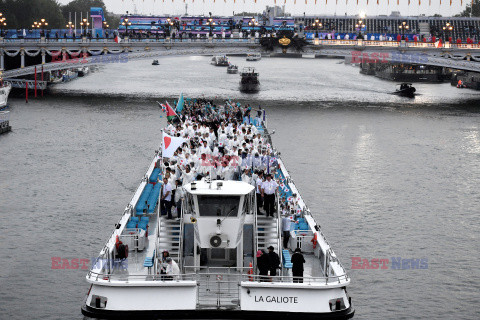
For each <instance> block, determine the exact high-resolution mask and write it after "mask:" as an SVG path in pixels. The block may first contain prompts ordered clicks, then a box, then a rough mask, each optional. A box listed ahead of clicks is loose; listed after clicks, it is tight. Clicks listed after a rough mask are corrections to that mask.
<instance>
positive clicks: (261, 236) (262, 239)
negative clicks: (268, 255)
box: [255, 215, 281, 253]
mask: <svg viewBox="0 0 480 320" xmlns="http://www.w3.org/2000/svg"><path fill="white" fill-rule="evenodd" d="M279 228H280V226H279V221H278V219H277V218H270V217H269V218H267V217H265V216H259V215H257V216H256V229H255V239H256V244H257V245H256V251H257V250H265V251H267V252H268V250H267V248H268V247H270V246H273V247H274V248H275V251H276V252H277V253H279V250H280V249H281V247H280V240H279Z"/></svg>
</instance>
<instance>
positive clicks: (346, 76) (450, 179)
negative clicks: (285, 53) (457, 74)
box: [0, 57, 480, 319]
mask: <svg viewBox="0 0 480 320" xmlns="http://www.w3.org/2000/svg"><path fill="white" fill-rule="evenodd" d="M209 60H210V58H208V57H170V58H160V66H157V67H154V66H151V60H148V61H133V62H130V63H128V64H111V65H107V66H104V67H101V68H100V69H99V70H98V71H97V72H95V73H92V74H90V75H89V76H87V77H84V78H80V79H77V80H76V81H73V82H70V83H67V84H61V85H58V86H57V87H55V88H54V90H53V91H54V94H53V95H49V96H47V97H45V98H42V99H40V98H39V99H36V100H35V99H31V100H30V103H28V104H26V103H25V101H24V100H21V99H19V98H11V99H10V105H11V108H10V111H11V117H10V121H11V125H12V127H13V131H12V132H11V133H8V134H5V135H2V136H0V190H1V194H0V243H1V246H2V249H1V250H0V270H1V272H0V315H1V316H0V318H2V319H80V318H82V315H81V313H80V306H81V304H82V301H83V297H84V295H85V293H86V292H87V290H88V285H87V283H86V282H85V278H84V277H85V274H86V270H81V268H75V269H53V268H52V258H55V257H58V258H63V259H70V260H71V259H75V258H76V259H92V257H94V256H96V254H97V253H98V252H99V250H100V249H101V247H102V245H103V244H104V242H105V241H106V239H107V237H108V236H109V235H110V234H111V232H112V229H113V227H114V224H115V223H116V222H117V221H118V219H119V217H120V216H121V214H122V211H123V208H124V207H125V205H126V204H127V203H128V201H129V200H130V198H131V197H132V195H133V193H134V191H135V189H136V187H137V186H138V184H139V182H140V179H141V177H142V176H143V174H144V172H145V170H146V169H147V166H148V165H149V163H150V161H151V158H152V157H153V151H154V150H155V149H156V148H158V146H159V141H160V137H159V134H160V129H161V128H162V127H163V126H164V125H165V118H160V114H161V112H160V109H159V108H158V107H157V106H156V104H155V103H154V100H156V99H158V100H161V101H163V100H165V98H166V97H169V98H170V101H172V100H173V98H174V97H177V96H178V94H179V93H180V92H183V93H184V94H185V95H186V96H188V97H194V96H197V97H198V96H205V97H217V98H222V99H223V98H232V99H241V100H243V101H249V102H250V103H251V104H252V105H262V106H264V107H265V108H266V109H267V113H268V115H269V119H268V122H269V127H270V128H274V129H276V134H275V135H274V136H273V140H274V144H275V146H276V147H277V149H279V150H280V151H281V152H282V159H283V160H284V162H285V164H286V166H287V168H288V169H289V170H290V173H291V175H292V177H293V178H294V180H295V183H296V184H297V186H298V188H299V190H300V192H301V194H302V196H303V197H304V199H305V201H306V202H307V204H308V205H309V207H310V208H311V210H312V212H313V214H314V215H315V216H316V219H317V221H318V222H319V223H320V224H321V226H322V230H323V232H324V234H325V235H326V236H327V239H328V240H329V242H330V243H331V245H332V246H333V248H334V250H335V252H336V254H337V256H338V257H339V259H340V261H341V262H342V263H343V265H344V266H345V268H346V269H347V271H348V272H349V274H350V276H351V278H352V284H351V286H350V287H349V293H350V295H351V296H352V298H353V303H354V307H355V309H356V315H355V318H356V319H413V318H418V319H478V318H479V317H480V314H479V311H478V301H479V300H480V280H479V277H480V272H479V270H478V266H477V263H478V261H480V249H479V245H478V240H479V231H480V222H479V221H480V209H479V208H480V193H479V190H478V185H479V184H478V182H479V181H480V121H479V120H480V107H479V106H480V104H479V102H480V99H479V98H480V93H479V92H476V91H471V90H466V89H464V90H458V89H456V88H454V87H452V86H450V84H448V83H445V84H418V85H416V87H417V90H418V92H419V94H420V95H418V96H417V97H416V98H415V99H414V100H407V99H404V98H400V97H397V96H394V95H391V94H389V92H391V91H393V90H394V83H391V82H386V81H381V80H379V79H376V78H374V77H371V76H365V75H361V74H359V73H358V68H354V67H352V66H349V65H344V64H341V63H339V62H340V60H335V59H329V60H318V59H317V60H313V59H298V60H297V59H279V58H271V59H267V58H265V59H262V60H261V61H259V62H252V63H250V64H249V65H255V66H256V67H257V69H258V71H259V72H260V81H261V86H262V88H261V91H260V92H259V93H258V94H254V95H245V94H240V93H239V92H238V81H239V76H238V75H228V74H226V70H225V69H224V68H217V67H214V66H211V65H209ZM232 60H233V62H234V63H238V64H239V66H240V68H241V67H243V66H246V65H247V64H246V62H245V61H244V58H240V57H237V58H233V59H232ZM354 257H360V258H363V259H369V260H370V259H373V258H377V259H389V260H390V261H391V259H392V258H401V259H427V261H428V265H427V268H426V269H410V268H409V269H401V270H395V269H392V268H391V262H390V264H389V268H388V269H352V258H354Z"/></svg>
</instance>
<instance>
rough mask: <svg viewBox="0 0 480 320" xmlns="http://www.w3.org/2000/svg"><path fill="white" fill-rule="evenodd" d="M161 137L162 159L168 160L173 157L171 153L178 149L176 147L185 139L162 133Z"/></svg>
mask: <svg viewBox="0 0 480 320" xmlns="http://www.w3.org/2000/svg"><path fill="white" fill-rule="evenodd" d="M162 135H163V136H162V138H163V139H162V142H163V143H162V157H164V158H170V157H171V156H173V153H174V152H175V151H176V150H177V149H178V147H180V146H181V145H182V144H183V143H184V142H185V139H183V138H180V137H174V136H171V135H169V134H166V133H165V132H163V131H162Z"/></svg>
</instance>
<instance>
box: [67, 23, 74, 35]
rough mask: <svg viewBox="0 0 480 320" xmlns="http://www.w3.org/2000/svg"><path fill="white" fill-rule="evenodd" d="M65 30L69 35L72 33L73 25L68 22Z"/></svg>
mask: <svg viewBox="0 0 480 320" xmlns="http://www.w3.org/2000/svg"><path fill="white" fill-rule="evenodd" d="M67 29H69V30H70V33H72V29H73V23H72V21H69V22H68V24H67Z"/></svg>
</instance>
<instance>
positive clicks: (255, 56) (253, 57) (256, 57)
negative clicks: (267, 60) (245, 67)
mask: <svg viewBox="0 0 480 320" xmlns="http://www.w3.org/2000/svg"><path fill="white" fill-rule="evenodd" d="M261 59H262V54H261V53H249V54H247V61H258V60H261Z"/></svg>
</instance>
